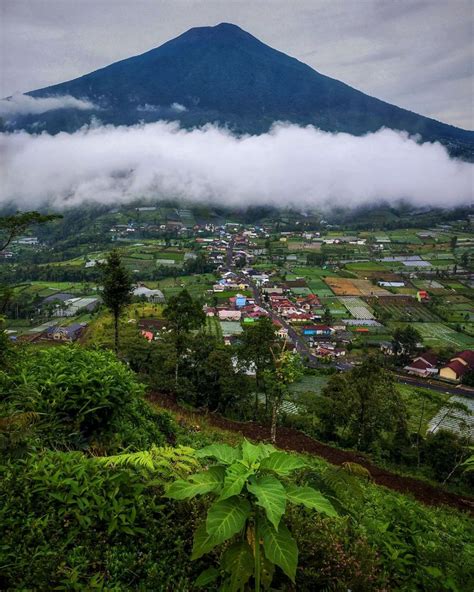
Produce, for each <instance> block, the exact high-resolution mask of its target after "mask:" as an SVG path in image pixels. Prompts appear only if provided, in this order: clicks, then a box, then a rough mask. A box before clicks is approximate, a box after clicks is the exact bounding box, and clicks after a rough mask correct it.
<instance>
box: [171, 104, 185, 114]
mask: <svg viewBox="0 0 474 592" xmlns="http://www.w3.org/2000/svg"><path fill="white" fill-rule="evenodd" d="M171 110H172V111H176V113H184V112H185V111H187V108H186V107H185V106H184V105H181V103H171Z"/></svg>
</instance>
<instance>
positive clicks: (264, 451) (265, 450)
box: [258, 442, 277, 458]
mask: <svg viewBox="0 0 474 592" xmlns="http://www.w3.org/2000/svg"><path fill="white" fill-rule="evenodd" d="M258 447H259V448H260V457H261V458H266V457H267V456H270V454H272V452H276V451H277V450H276V448H275V446H273V444H264V443H263V442H260V443H259V445H258Z"/></svg>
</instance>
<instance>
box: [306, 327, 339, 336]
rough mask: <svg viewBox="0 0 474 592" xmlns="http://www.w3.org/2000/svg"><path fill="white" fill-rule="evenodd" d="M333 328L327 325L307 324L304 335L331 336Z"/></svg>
mask: <svg viewBox="0 0 474 592" xmlns="http://www.w3.org/2000/svg"><path fill="white" fill-rule="evenodd" d="M331 332H332V329H331V327H328V326H327V325H306V327H303V335H323V336H325V337H329V336H330V335H331Z"/></svg>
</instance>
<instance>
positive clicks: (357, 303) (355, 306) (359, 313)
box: [339, 297, 375, 319]
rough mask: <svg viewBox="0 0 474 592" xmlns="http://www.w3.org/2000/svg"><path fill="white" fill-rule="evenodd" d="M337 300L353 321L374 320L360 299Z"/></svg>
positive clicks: (345, 298)
mask: <svg viewBox="0 0 474 592" xmlns="http://www.w3.org/2000/svg"><path fill="white" fill-rule="evenodd" d="M339 300H340V302H342V304H343V305H344V306H345V307H346V308H347V310H348V311H349V312H350V314H351V315H352V316H353V317H354V318H355V319H375V316H374V315H373V313H372V311H371V310H370V309H369V307H368V306H367V304H366V303H365V302H364V301H363V300H361V299H360V298H353V297H343V298H339Z"/></svg>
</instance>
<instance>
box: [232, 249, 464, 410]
mask: <svg viewBox="0 0 474 592" xmlns="http://www.w3.org/2000/svg"><path fill="white" fill-rule="evenodd" d="M233 250H234V239H233V238H232V239H231V240H230V242H229V246H228V247H227V251H226V265H227V267H228V269H230V270H231V271H233V272H234V273H236V274H237V275H238V276H239V278H240V279H241V280H242V281H243V282H246V283H247V284H248V285H249V286H250V288H251V290H252V295H253V298H254V300H255V304H257V305H258V306H261V307H262V308H263V309H264V310H266V312H267V313H268V314H269V316H270V318H272V319H273V320H274V321H277V322H278V323H280V324H281V325H282V326H283V327H284V328H285V329H287V331H288V336H289V337H290V339H291V341H292V342H293V343H294V345H295V348H296V351H297V352H298V353H299V354H300V355H301V357H302V358H303V359H304V361H305V362H306V364H307V365H308V366H309V367H310V368H328V367H333V368H336V369H337V370H341V371H345V370H349V369H350V367H351V365H349V364H345V363H338V362H325V363H323V362H321V360H320V359H319V358H318V357H316V356H315V355H314V354H313V353H311V351H310V349H309V346H308V343H307V341H306V339H304V337H303V336H302V335H300V334H299V333H297V332H296V331H295V329H294V328H293V327H292V326H291V325H290V324H289V323H287V322H286V321H285V320H284V319H282V318H281V317H280V316H279V315H278V314H277V313H276V312H275V311H274V310H272V309H271V308H269V307H268V306H267V305H266V303H264V302H263V301H262V298H261V296H260V290H259V289H258V287H257V285H256V284H255V282H254V281H253V280H252V278H251V277H250V276H244V275H243V274H241V272H240V270H238V269H237V268H236V267H235V266H234V260H233ZM395 378H396V380H397V382H398V383H400V384H406V385H410V386H415V387H420V388H424V389H428V390H431V391H435V392H438V393H446V394H449V395H457V396H463V397H468V398H470V399H472V398H474V389H472V388H469V387H464V386H462V385H458V386H455V385H449V384H443V383H441V382H438V381H434V380H425V379H421V378H416V377H412V376H406V375H404V374H395Z"/></svg>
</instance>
